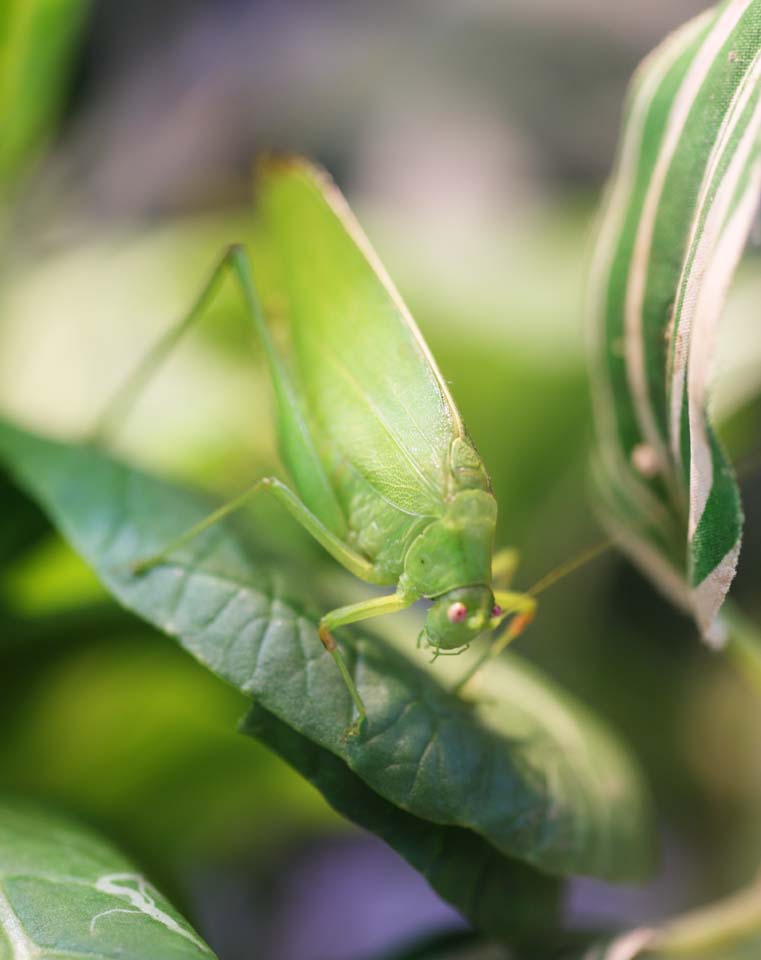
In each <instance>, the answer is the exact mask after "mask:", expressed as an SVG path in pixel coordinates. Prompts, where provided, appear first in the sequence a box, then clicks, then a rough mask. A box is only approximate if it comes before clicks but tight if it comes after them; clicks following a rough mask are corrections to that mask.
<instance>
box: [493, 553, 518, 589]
mask: <svg viewBox="0 0 761 960" xmlns="http://www.w3.org/2000/svg"><path fill="white" fill-rule="evenodd" d="M518 559H519V555H518V551H517V550H515V549H514V548H513V547H503V548H502V549H501V550H498V551H497V552H496V553H495V554H494V557H493V559H492V562H491V577H492V581H493V582H494V584H495V585H496V586H498V587H499V588H500V589H503V590H506V589H507V588H508V587H509V586H510V583H511V582H512V579H513V575H514V573H515V570H516V568H517V566H518Z"/></svg>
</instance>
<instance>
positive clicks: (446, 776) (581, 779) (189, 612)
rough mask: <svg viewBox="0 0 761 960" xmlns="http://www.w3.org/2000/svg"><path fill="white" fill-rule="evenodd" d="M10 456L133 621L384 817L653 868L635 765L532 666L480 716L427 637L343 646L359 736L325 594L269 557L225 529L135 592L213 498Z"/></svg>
mask: <svg viewBox="0 0 761 960" xmlns="http://www.w3.org/2000/svg"><path fill="white" fill-rule="evenodd" d="M0 457H2V458H4V459H5V460H6V461H7V463H8V465H9V467H10V468H11V470H12V472H13V473H14V474H15V475H16V477H17V479H18V481H19V483H20V484H21V485H22V486H23V487H25V488H26V489H27V490H28V491H29V492H30V494H32V495H33V496H34V497H35V498H36V499H37V500H38V501H39V502H40V504H41V505H42V506H43V508H44V509H45V510H46V511H47V512H48V514H49V515H50V516H51V519H52V520H53V521H54V523H56V524H57V525H58V527H59V528H60V530H61V532H62V533H63V535H64V536H65V537H66V538H67V539H68V540H69V541H70V543H71V544H72V545H73V546H74V547H75V549H77V550H78V551H79V552H80V553H81V554H82V556H83V557H84V558H85V559H87V560H88V561H89V563H90V564H91V565H92V566H93V567H94V568H95V569H96V571H97V572H98V574H99V576H100V577H101V579H102V580H103V582H104V583H105V585H106V586H107V587H108V588H109V589H110V590H111V592H112V593H113V594H114V595H115V596H116V597H117V598H118V599H119V600H120V601H121V602H122V603H123V604H124V605H125V606H127V607H129V608H130V609H132V610H134V611H135V612H137V613H138V614H140V615H141V616H142V617H144V618H145V619H146V620H148V621H150V622H151V623H153V624H155V625H156V626H158V627H159V628H160V629H162V630H164V631H165V632H167V633H169V634H171V635H173V636H176V637H178V638H179V640H180V641H181V643H182V644H183V645H184V646H185V647H186V648H187V649H188V650H189V651H190V652H191V653H193V654H194V655H195V656H196V657H197V658H198V659H199V660H200V661H202V662H203V663H205V664H206V665H207V666H208V667H209V668H210V669H212V670H213V671H215V672H216V673H217V674H219V675H220V676H222V677H224V678H225V679H227V680H228V681H230V682H231V683H233V684H234V685H235V686H236V687H238V688H239V689H241V690H243V691H244V692H246V693H248V694H249V695H251V696H252V697H254V698H255V699H256V701H257V702H258V704H259V705H260V706H261V707H263V708H264V709H265V710H267V711H269V712H270V713H271V714H273V715H274V716H275V717H276V718H278V719H280V720H282V721H283V722H284V723H286V724H287V725H288V726H290V727H292V728H293V729H294V730H296V731H297V732H298V733H300V734H302V735H303V736H304V737H306V738H307V739H308V740H310V741H312V742H313V743H314V744H316V745H317V746H318V747H320V748H322V749H323V750H325V751H327V752H328V753H330V754H333V755H335V756H336V757H339V758H340V759H341V760H342V761H343V763H345V764H346V766H347V767H348V768H349V770H351V771H352V772H353V773H354V774H356V776H357V777H358V778H359V779H360V780H361V781H362V782H363V783H364V784H366V785H367V786H368V787H369V788H370V789H371V790H372V791H374V792H375V793H376V794H378V795H379V796H380V797H382V798H383V799H384V800H386V801H388V803H390V804H393V805H394V806H395V807H398V808H399V809H400V810H404V811H406V812H407V813H409V814H411V815H412V816H414V817H418V818H420V819H421V820H427V821H430V822H431V823H433V824H439V825H441V826H446V827H458V828H462V829H464V830H469V831H471V832H472V833H473V834H474V835H477V836H479V837H481V838H482V839H483V840H484V841H485V842H486V843H488V844H490V845H491V846H492V847H493V848H494V849H495V850H497V851H499V852H500V853H502V854H505V855H507V856H511V857H518V858H521V859H524V860H526V861H528V862H529V863H531V864H533V865H535V866H537V867H539V868H541V869H543V870H547V871H552V872H559V873H567V872H577V873H588V874H597V875H601V876H606V877H611V878H617V879H628V878H632V877H638V876H641V875H642V874H643V872H644V871H645V870H646V869H647V868H648V866H649V861H650V853H651V846H650V840H651V834H650V823H649V817H648V813H649V807H648V800H647V796H646V794H645V792H644V790H643V787H642V785H641V782H640V780H639V778H638V775H637V772H636V770H635V769H634V768H633V767H632V765H631V762H630V761H629V759H628V757H627V755H626V754H625V752H623V750H622V749H621V747H620V746H619V745H618V744H617V742H616V741H615V740H614V739H613V738H612V737H611V735H610V734H609V733H608V732H607V731H605V730H604V729H603V728H602V727H601V726H600V724H599V723H598V722H596V721H595V720H594V719H593V718H592V717H590V716H589V715H588V714H587V712H586V711H585V710H584V709H582V708H581V707H579V706H578V705H576V704H575V703H574V702H573V701H571V699H570V698H568V697H567V696H565V695H564V694H563V693H561V692H560V691H559V690H557V689H556V688H555V687H554V686H553V685H552V684H550V683H549V682H548V681H546V680H544V679H543V678H542V677H541V676H539V675H538V673H537V672H536V671H535V670H534V669H533V668H530V667H529V666H528V665H527V664H525V663H523V662H522V661H520V660H519V659H518V657H516V656H510V657H504V658H502V659H501V660H500V661H499V662H495V663H494V664H492V665H491V666H490V667H489V669H488V670H485V671H483V672H482V674H480V675H479V676H478V678H477V680H476V682H475V683H474V685H473V686H474V694H475V701H474V702H472V703H471V702H464V701H462V700H461V699H459V698H457V697H455V696H453V695H452V694H451V693H450V692H449V689H450V686H451V684H452V683H453V682H454V681H455V679H456V677H458V676H459V675H460V674H461V672H462V671H464V670H465V669H466V668H467V665H468V661H467V660H466V659H465V658H463V659H462V660H460V659H459V658H448V662H445V663H442V662H441V660H440V661H439V662H437V664H436V665H433V666H432V665H424V663H423V658H422V656H421V655H420V654H419V653H418V652H416V651H415V649H414V643H413V642H411V641H412V637H414V636H416V635H417V630H416V629H415V630H411V631H410V633H409V634H408V635H405V637H404V638H403V645H402V646H401V647H400V648H398V649H397V647H396V646H395V645H393V644H391V643H390V642H388V641H386V642H383V641H380V640H379V639H377V638H376V637H374V636H372V635H370V634H368V633H366V632H364V631H360V630H353V631H351V633H349V632H348V631H347V632H346V633H345V634H342V636H344V637H346V638H348V637H351V638H352V643H351V646H350V647H349V648H348V650H347V653H348V657H347V659H348V662H349V666H350V669H351V670H352V671H353V672H354V675H355V677H356V680H357V683H358V686H359V688H360V692H361V693H362V696H363V698H364V700H365V703H366V704H367V707H368V713H369V718H370V719H369V724H368V725H367V727H366V728H365V729H364V730H363V732H362V734H361V735H360V736H358V737H348V738H347V736H346V731H347V728H348V726H349V724H350V720H351V709H352V707H351V702H350V699H349V696H348V693H347V691H346V688H345V685H344V684H343V681H342V680H341V678H340V676H339V674H338V672H337V671H336V669H335V665H334V664H333V662H332V660H331V658H329V657H327V656H325V654H324V652H323V650H322V647H321V645H320V643H319V641H318V639H317V635H316V629H315V624H316V619H317V614H316V609H319V608H315V605H314V601H315V597H314V589H315V587H314V584H313V583H312V582H310V578H309V577H306V578H305V576H304V572H303V570H302V571H300V572H294V573H292V575H291V576H290V577H288V578H286V576H285V575H284V574H282V575H278V576H275V574H274V564H273V561H272V560H271V558H268V557H266V556H263V555H262V554H261V552H257V551H256V549H255V548H254V547H252V546H249V547H248V549H246V548H244V547H243V546H242V545H241V541H240V540H239V539H238V538H236V536H234V535H233V533H232V531H231V528H230V527H229V526H226V525H219V526H217V527H215V528H213V529H211V530H209V531H207V532H206V533H205V534H204V535H202V536H201V537H199V538H197V539H196V540H195V541H193V542H192V543H191V544H188V545H187V546H186V547H184V548H183V549H182V550H180V551H178V552H177V555H176V556H175V557H173V558H172V559H171V561H169V562H167V563H166V564H164V565H163V566H161V567H156V568H154V569H152V570H151V571H150V572H149V573H147V574H144V575H141V576H135V575H133V573H132V564H133V562H134V561H135V560H136V559H139V558H141V557H145V556H149V555H151V554H152V553H154V552H155V551H156V550H157V549H159V548H160V547H161V546H162V545H163V544H165V543H166V542H168V541H169V540H171V539H172V538H174V537H175V536H176V535H177V534H178V533H179V532H181V531H182V530H184V529H186V528H187V527H189V526H190V525H191V524H193V523H194V522H196V521H197V520H198V519H199V518H200V517H201V516H203V515H204V514H205V513H206V512H207V510H208V506H207V505H206V504H205V503H204V502H203V501H202V500H201V499H200V498H199V497H197V496H194V495H191V494H189V493H187V492H185V491H184V490H182V489H179V488H177V487H175V486H172V485H170V484H168V483H166V482H163V481H160V480H157V479H155V478H153V477H151V476H148V475H146V474H144V473H141V472H139V471H137V470H135V469H133V468H130V467H128V466H126V465H124V464H122V463H120V462H118V461H116V460H113V459H111V458H109V457H108V456H106V455H105V454H102V453H100V452H98V451H96V450H94V449H91V448H86V447H78V446H74V445H67V444H62V443H56V442H53V441H49V440H45V439H42V438H38V437H35V436H33V435H31V434H29V433H26V432H23V431H21V430H18V429H16V428H14V427H11V426H9V425H0ZM280 569H281V570H282V569H283V568H282V565H281V567H280ZM300 584H301V585H302V587H301V590H300V589H299V585H300ZM305 589H306V590H307V591H309V595H310V600H311V603H310V605H309V607H308V608H307V607H305V605H304V603H303V600H301V599H299V596H300V594H301V595H302V596H303V592H304V590H305ZM320 599H321V602H322V603H323V605H325V604H326V603H327V601H326V600H325V598H324V597H323V598H320ZM323 608H324V607H323ZM307 609H308V612H307ZM344 645H345V646H348V645H347V644H344ZM463 661H464V662H463ZM402 852H404V851H402Z"/></svg>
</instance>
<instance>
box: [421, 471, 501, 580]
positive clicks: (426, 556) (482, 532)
mask: <svg viewBox="0 0 761 960" xmlns="http://www.w3.org/2000/svg"><path fill="white" fill-rule="evenodd" d="M496 522H497V502H496V500H495V499H494V497H493V496H492V495H491V493H488V492H487V491H486V490H479V489H473V490H460V491H459V492H458V493H456V494H455V495H454V496H453V497H452V498H451V500H449V501H448V503H447V505H446V510H445V513H444V515H443V516H442V517H441V518H440V519H437V520H433V521H432V522H431V523H430V524H429V525H428V526H427V527H426V529H425V530H424V531H423V532H422V533H421V534H420V535H419V536H418V537H417V538H416V539H415V541H414V542H413V543H412V544H411V546H410V548H409V550H408V551H407V555H406V558H405V563H404V572H405V579H406V581H407V583H408V584H409V586H410V588H411V589H412V590H414V591H415V592H416V593H418V594H419V595H420V596H423V597H438V596H441V594H443V593H446V592H447V591H449V590H453V589H455V588H456V587H464V586H469V585H471V584H485V585H489V584H490V583H491V559H492V551H493V548H494V529H495V526H496Z"/></svg>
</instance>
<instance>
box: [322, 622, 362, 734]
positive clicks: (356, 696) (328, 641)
mask: <svg viewBox="0 0 761 960" xmlns="http://www.w3.org/2000/svg"><path fill="white" fill-rule="evenodd" d="M317 634H318V636H319V638H320V641H321V642H322V645H323V647H325V649H326V650H327V651H328V653H329V654H330V655H331V656H332V657H333V660H334V661H335V663H336V666H337V667H338V669H339V671H340V673H341V677H342V679H343V682H344V683H345V684H346V687H347V689H348V691H349V694H350V696H351V699H352V700H353V702H354V706H355V707H356V708H357V719H356V720H355V721H354V722H353V723H352V725H351V726H350V727H349V729H348V730H347V731H346V737H347V738H349V737H356V736H357V735H358V734H359V733H360V731H361V730H362V724H363V723H364V722H365V720H367V710H366V709H365V704H364V701H363V700H362V697H361V696H360V693H359V690H357V685H356V683H355V682H354V678H353V677H352V675H351V673H350V672H349V668H348V667H347V666H346V661H345V660H344V658H343V656H342V654H341V651H340V650H339V649H338V644H337V643H336V641H335V638H334V637H333V634H332V633H331V632H330V630H328V628H327V626H326V625H325V624H324V623H321V624H320V626H319V627H318V629H317Z"/></svg>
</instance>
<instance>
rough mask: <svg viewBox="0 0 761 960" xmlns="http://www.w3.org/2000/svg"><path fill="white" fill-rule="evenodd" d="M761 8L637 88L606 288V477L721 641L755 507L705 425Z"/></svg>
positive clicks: (691, 36)
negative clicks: (724, 609) (722, 617)
mask: <svg viewBox="0 0 761 960" xmlns="http://www.w3.org/2000/svg"><path fill="white" fill-rule="evenodd" d="M760 131H761V0H730V2H726V3H723V4H720V5H719V6H718V7H716V8H714V9H712V10H709V11H706V12H705V13H704V14H702V15H701V16H700V17H698V18H697V19H695V20H693V21H691V22H690V23H688V24H686V25H685V26H684V27H682V28H681V29H680V30H679V31H677V32H676V33H675V34H673V35H672V36H671V37H669V38H668V39H667V40H666V41H665V43H664V44H663V45H662V46H661V47H659V48H658V49H657V50H656V51H655V52H654V53H653V54H651V56H650V57H649V58H648V59H647V60H646V61H645V63H644V64H643V65H642V66H641V67H640V69H639V71H638V72H637V74H636V76H635V80H634V82H633V86H632V90H631V94H630V98H629V106H628V110H627V116H626V121H625V125H624V132H623V137H622V144H621V148H620V153H619V157H618V162H617V166H616V170H615V173H614V175H613V179H612V182H611V184H610V187H609V191H608V200H607V204H606V208H605V211H604V214H603V217H602V222H601V227H600V235H599V242H598V246H597V252H596V256H595V259H594V264H593V269H592V278H591V294H592V297H591V304H590V306H591V313H592V320H593V323H594V340H595V346H594V351H593V355H592V374H593V378H594V387H595V400H596V421H597V430H598V439H599V458H598V460H599V462H598V470H597V474H598V479H599V486H600V489H601V491H602V495H603V498H604V500H605V505H606V508H607V514H608V519H609V523H610V526H611V528H612V530H613V532H614V534H615V535H616V536H617V537H618V538H619V539H620V541H621V542H622V544H623V545H624V547H625V548H626V549H627V550H628V552H629V553H630V555H631V556H632V557H633V558H634V559H635V560H636V561H637V562H639V564H640V565H641V566H642V567H643V568H644V569H645V571H646V572H648V573H649V574H650V575H651V577H652V578H653V580H654V581H655V582H656V583H657V584H658V585H659V586H660V587H661V589H663V590H664V591H665V592H667V593H668V594H669V595H670V596H671V597H672V598H673V599H674V600H675V601H676V602H677V603H678V604H679V605H681V606H682V607H684V608H685V609H687V610H689V611H691V612H692V613H693V614H694V616H695V618H696V620H697V622H698V625H699V626H700V629H701V631H702V633H703V635H704V636H705V637H706V639H708V640H709V641H713V642H716V643H719V642H721V641H722V640H723V639H724V634H725V631H724V630H723V628H722V626H721V624H720V623H719V622H718V621H717V614H718V612H719V610H720V608H721V606H722V603H723V601H724V598H725V596H726V593H727V591H728V589H729V586H730V584H731V582H732V578H733V576H734V572H735V567H736V564H737V559H738V555H739V549H740V536H741V531H742V510H741V506H740V497H739V492H738V490H737V486H736V483H735V480H734V476H733V473H732V470H731V467H730V466H729V464H728V463H727V460H726V458H725V456H724V454H723V452H722V449H721V446H720V444H719V443H718V441H717V439H716V437H715V435H714V433H713V431H712V429H711V426H710V424H709V422H708V418H707V415H706V409H707V403H708V397H707V384H708V381H709V377H710V373H711V361H712V357H713V354H714V349H713V344H714V339H715V336H716V326H717V322H718V319H719V315H720V313H721V310H722V307H723V302H724V296H725V294H726V291H727V288H728V286H729V283H730V281H731V278H732V275H733V273H734V270H735V267H736V266H737V263H738V260H739V258H740V256H741V253H742V250H743V247H744V245H745V242H746V239H747V235H748V232H749V230H750V226H751V222H752V219H753V216H754V213H755V210H756V208H757V204H758V199H759V196H760V195H761V141H760V136H759V135H760Z"/></svg>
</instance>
